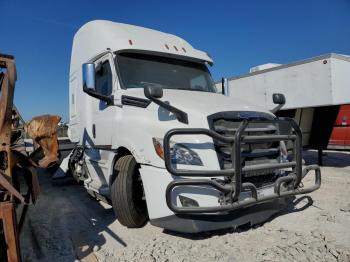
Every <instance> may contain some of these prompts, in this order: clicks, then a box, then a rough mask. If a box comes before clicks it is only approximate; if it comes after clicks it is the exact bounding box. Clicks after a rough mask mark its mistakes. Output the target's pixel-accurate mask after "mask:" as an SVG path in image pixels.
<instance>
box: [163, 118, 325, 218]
mask: <svg viewBox="0 0 350 262" xmlns="http://www.w3.org/2000/svg"><path fill="white" fill-rule="evenodd" d="M252 122H254V123H273V124H276V123H280V122H285V123H288V124H289V125H290V127H291V128H292V130H293V131H294V134H288V135H257V136H252V135H243V133H244V131H245V129H246V128H247V126H248V124H249V123H252ZM174 135H207V136H210V137H211V138H213V139H216V140H218V141H220V142H223V143H228V144H231V145H232V153H231V158H232V163H233V164H232V168H230V169H225V170H204V171H202V170H185V169H181V170H178V169H175V168H174V167H173V165H172V164H171V154H170V139H171V137H172V136H174ZM281 140H283V141H292V142H293V161H291V162H286V163H268V164H256V165H250V166H245V167H242V165H241V145H242V143H246V144H252V143H259V142H260V143H261V142H276V141H281ZM237 141H238V142H237ZM164 161H165V167H166V169H167V170H168V172H169V173H170V174H172V175H173V176H181V177H183V176H185V177H210V178H212V177H221V176H224V177H231V179H232V182H231V183H229V184H222V183H219V182H217V181H215V180H212V179H203V178H200V179H192V178H187V179H186V178H181V179H176V180H174V181H172V182H171V183H169V185H168V186H167V188H166V203H167V206H168V207H169V209H170V210H172V211H173V212H174V213H178V214H191V213H192V214H195V213H217V212H227V211H232V210H235V209H238V208H242V207H248V206H251V205H254V204H257V203H261V202H265V201H269V200H273V199H277V198H281V197H287V196H291V195H298V194H306V193H310V192H313V191H315V190H317V189H318V188H320V186H321V170H320V168H319V166H317V165H310V166H306V167H304V169H302V133H301V130H300V128H299V126H298V125H297V123H296V122H295V121H294V119H292V118H275V119H273V120H261V119H244V120H243V121H242V122H241V124H240V126H239V127H238V129H237V131H236V133H235V135H234V136H232V137H227V136H223V135H220V134H218V133H217V132H215V131H212V130H209V129H205V128H183V129H171V130H169V131H168V132H167V133H166V134H165V136H164ZM283 168H292V170H293V171H292V173H291V174H289V175H287V176H283V177H279V178H278V179H277V180H276V181H275V183H274V185H273V187H274V193H272V194H270V195H265V196H262V197H260V196H259V194H258V189H257V188H256V187H255V185H254V184H252V183H249V182H246V183H242V174H243V173H245V172H249V171H256V170H266V169H269V170H270V169H274V170H279V169H283ZM311 170H314V171H315V184H314V185H313V186H310V187H308V188H299V185H300V183H301V180H302V179H303V178H304V177H305V176H306V175H307V174H308V172H309V171H311ZM203 185H205V186H210V187H212V188H215V189H216V190H218V191H220V192H221V193H223V194H226V195H228V194H229V196H230V200H231V201H230V203H225V204H221V205H219V206H215V207H180V206H177V205H174V204H173V202H172V197H171V193H172V190H173V189H174V188H175V187H179V186H203ZM284 185H287V187H285V186H284ZM242 191H244V192H247V191H248V192H251V197H250V198H248V199H244V200H238V198H239V195H240V193H241V192H242Z"/></svg>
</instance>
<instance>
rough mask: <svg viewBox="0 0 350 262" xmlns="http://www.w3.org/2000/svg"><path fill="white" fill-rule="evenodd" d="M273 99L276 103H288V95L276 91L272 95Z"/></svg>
mask: <svg viewBox="0 0 350 262" xmlns="http://www.w3.org/2000/svg"><path fill="white" fill-rule="evenodd" d="M272 101H273V103H274V104H276V105H284V104H285V103H286V97H285V96H284V94H278V93H275V94H273V95H272Z"/></svg>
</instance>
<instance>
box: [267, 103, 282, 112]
mask: <svg viewBox="0 0 350 262" xmlns="http://www.w3.org/2000/svg"><path fill="white" fill-rule="evenodd" d="M283 106H284V104H280V105H277V106H275V107H274V108H272V109H271V110H270V112H271V113H273V114H276V113H277V112H278V111H280V110H281V108H282V107H283Z"/></svg>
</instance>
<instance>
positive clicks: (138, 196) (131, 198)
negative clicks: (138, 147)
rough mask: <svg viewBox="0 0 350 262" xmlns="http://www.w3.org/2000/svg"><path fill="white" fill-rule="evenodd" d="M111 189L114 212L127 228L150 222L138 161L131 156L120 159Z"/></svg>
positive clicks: (115, 168) (115, 167) (115, 169)
mask: <svg viewBox="0 0 350 262" xmlns="http://www.w3.org/2000/svg"><path fill="white" fill-rule="evenodd" d="M114 172H115V175H116V178H115V180H114V181H113V183H112V187H111V198H112V206H113V209H114V212H115V213H116V215H117V217H118V220H119V222H120V223H121V224H122V225H123V226H126V227H130V228H139V227H142V226H143V225H144V224H145V223H146V222H147V220H148V213H147V206H146V200H145V197H144V192H143V186H142V181H141V176H140V172H139V170H138V166H137V163H136V160H135V159H134V157H133V156H131V155H126V156H123V157H121V158H120V159H118V161H117V162H116V164H115V166H114Z"/></svg>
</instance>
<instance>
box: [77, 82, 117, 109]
mask: <svg viewBox="0 0 350 262" xmlns="http://www.w3.org/2000/svg"><path fill="white" fill-rule="evenodd" d="M83 91H84V92H85V93H87V94H88V95H90V96H92V97H94V98H97V99H100V100H102V101H104V102H106V103H107V105H109V106H111V105H114V97H113V96H105V95H101V94H99V93H97V92H96V91H95V90H92V89H89V88H86V87H85V86H84V87H83Z"/></svg>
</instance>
